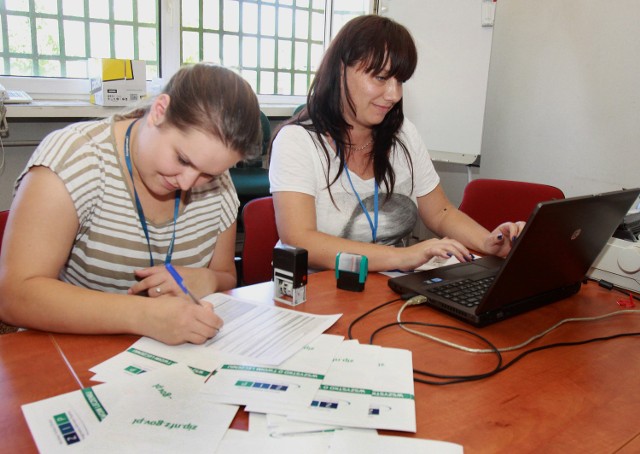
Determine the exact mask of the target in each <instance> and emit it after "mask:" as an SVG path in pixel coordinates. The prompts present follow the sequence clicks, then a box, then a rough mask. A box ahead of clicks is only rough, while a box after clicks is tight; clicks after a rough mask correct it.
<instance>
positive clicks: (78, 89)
mask: <svg viewBox="0 0 640 454" xmlns="http://www.w3.org/2000/svg"><path fill="white" fill-rule="evenodd" d="M333 1H339V0H327V7H326V13H325V14H326V15H328V16H329V17H331V15H332V12H333V8H332V5H333ZM159 3H160V5H159V15H160V30H161V32H160V37H161V38H160V39H161V43H160V74H162V77H161V79H160V84H162V83H164V82H165V81H167V80H168V79H169V78H170V77H171V76H172V75H173V74H174V73H175V72H176V71H177V70H178V69H179V68H180V55H181V53H180V52H181V49H180V46H181V40H180V8H181V0H159ZM369 3H370V11H369V12H371V13H372V12H374V11H375V10H376V4H377V2H376V1H374V0H370V2H369ZM326 24H327V25H326V30H325V48H326V46H327V44H328V40H329V37H330V36H331V27H332V26H333V24H332V21H330V20H329V21H326ZM157 83H158V81H147V90H148V92H151V91H153V88H154V85H157ZM0 84H2V85H4V86H5V88H6V89H8V90H24V91H26V92H27V93H29V94H30V95H31V97H32V98H33V99H34V100H35V101H39V100H42V101H44V100H51V101H60V100H61V101H64V100H69V101H87V102H88V100H89V90H90V86H89V80H88V79H69V78H46V77H28V76H0ZM258 99H259V101H260V103H261V104H272V105H290V106H297V105H299V104H302V103H304V102H305V100H306V96H299V95H298V96H296V95H258Z"/></svg>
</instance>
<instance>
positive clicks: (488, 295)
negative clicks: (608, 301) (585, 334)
mask: <svg viewBox="0 0 640 454" xmlns="http://www.w3.org/2000/svg"><path fill="white" fill-rule="evenodd" d="M638 194H640V189H629V190H622V191H615V192H609V193H605V194H597V195H589V196H581V197H572V198H567V199H562V200H552V201H548V202H542V203H539V204H538V206H537V207H536V208H535V209H534V211H533V213H532V214H531V216H530V217H529V219H528V221H527V225H526V226H525V228H524V230H523V231H522V233H521V234H520V236H519V237H518V238H517V240H516V242H515V244H514V246H513V248H512V249H511V252H510V253H509V255H508V256H507V257H506V258H505V259H502V258H498V257H483V258H479V259H476V260H474V261H472V262H467V263H460V264H455V265H449V266H444V267H441V268H435V269H432V270H428V271H419V272H415V273H411V274H407V275H404V276H398V277H394V278H391V279H389V281H388V284H389V287H391V289H392V290H394V291H395V292H397V293H400V294H405V293H415V294H419V295H424V296H426V297H427V304H428V305H430V306H432V307H434V308H436V309H439V310H442V311H445V312H447V313H448V314H450V315H452V316H454V317H456V318H459V319H461V320H463V321H465V322H467V323H470V324H473V325H475V326H485V325H488V324H490V323H494V322H497V321H499V320H503V319H505V318H507V317H511V316H513V315H516V314H520V313H522V312H526V311H530V310H532V309H535V308H537V307H540V306H543V305H546V304H549V303H552V302H554V301H558V300H560V299H563V298H566V297H568V296H571V295H573V294H574V293H576V292H577V291H578V290H579V289H580V285H581V283H582V281H583V279H584V278H585V275H586V273H587V271H588V270H589V267H590V266H591V264H592V263H593V261H594V260H595V259H596V257H597V256H598V254H599V253H600V251H601V250H602V249H603V248H604V246H605V245H606V244H607V241H608V240H609V238H611V235H612V234H613V232H614V231H615V230H616V227H618V225H619V224H620V222H621V221H622V219H623V218H624V216H625V214H627V212H628V211H629V209H630V207H631V205H632V204H633V202H634V201H635V200H636V199H637V198H638Z"/></svg>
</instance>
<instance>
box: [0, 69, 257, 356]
mask: <svg viewBox="0 0 640 454" xmlns="http://www.w3.org/2000/svg"><path fill="white" fill-rule="evenodd" d="M259 118H260V108H259V105H258V100H257V98H256V96H255V94H254V92H253V90H252V89H251V87H250V86H249V84H248V83H247V82H246V81H244V80H243V79H242V78H241V77H240V76H238V75H237V74H236V73H234V72H233V71H230V70H228V69H225V68H223V67H220V66H216V65H209V64H202V63H201V64H197V65H190V66H185V67H183V68H182V69H180V70H179V71H178V72H177V73H176V74H175V75H174V76H173V77H172V78H171V80H170V81H169V83H168V84H167V86H166V87H165V89H164V90H163V92H162V93H160V94H159V95H158V96H156V97H155V98H153V99H151V100H150V101H149V102H147V103H145V104H143V105H140V106H136V107H135V108H134V109H132V110H131V111H129V112H125V113H124V114H118V115H115V116H112V117H110V118H106V119H104V120H97V121H89V122H82V123H76V124H73V125H70V126H68V127H66V128H64V129H61V130H59V131H55V132H53V133H51V134H50V135H49V136H47V137H46V138H45V139H44V140H43V142H42V144H41V145H40V146H39V147H38V148H37V149H36V151H35V152H34V154H33V156H32V158H31V160H30V161H29V163H28V164H27V167H26V169H25V170H24V171H23V173H22V175H20V177H19V178H18V182H17V183H16V185H17V189H16V194H15V198H14V201H13V204H12V207H11V215H10V217H9V224H8V226H7V232H6V233H5V240H6V241H5V242H4V246H3V248H2V256H1V257H0V319H2V320H3V321H5V322H7V323H9V324H11V325H15V326H20V327H26V328H35V329H40V330H46V331H54V332H67V333H86V334H109V333H113V334H116V333H133V334H138V335H144V336H148V337H152V338H155V339H157V340H160V341H162V342H165V343H168V344H179V343H183V342H191V343H202V342H204V341H206V340H207V339H209V338H211V337H213V336H215V335H216V333H217V332H218V330H219V328H220V327H221V326H222V320H221V319H220V317H218V316H217V315H216V314H215V313H214V312H213V310H212V307H211V305H209V304H206V303H203V302H198V301H197V298H201V297H203V296H205V295H207V294H210V293H213V292H216V291H223V290H227V289H230V288H233V287H234V286H235V285H236V271H235V264H234V252H235V238H236V216H237V212H238V205H239V202H238V197H237V195H236V192H235V189H234V187H233V183H232V182H231V178H230V177H229V173H228V171H227V170H228V169H229V167H231V166H233V165H235V164H236V163H237V162H238V161H240V160H242V159H244V158H250V157H252V156H255V155H257V154H259V153H260V140H261V136H262V134H261V131H260V120H259ZM167 264H171V266H172V267H173V269H172V268H168V267H167V266H166V265H167ZM174 269H175V270H176V271H177V272H178V273H179V276H177V278H174V276H173V275H172V274H171V272H172V271H173V270H174ZM181 278H183V279H184V282H183V285H185V286H186V288H187V289H189V290H190V291H191V293H192V294H193V295H195V297H194V298H196V303H198V304H194V301H192V300H191V299H190V298H189V297H188V296H187V295H186V294H185V293H186V292H185V291H184V290H183V288H181V286H180V281H181Z"/></svg>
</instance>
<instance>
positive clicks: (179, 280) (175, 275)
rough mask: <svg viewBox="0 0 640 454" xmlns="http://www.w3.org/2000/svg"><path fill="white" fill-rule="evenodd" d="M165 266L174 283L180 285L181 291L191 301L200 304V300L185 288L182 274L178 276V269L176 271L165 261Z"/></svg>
mask: <svg viewBox="0 0 640 454" xmlns="http://www.w3.org/2000/svg"><path fill="white" fill-rule="evenodd" d="M165 267H166V268H167V271H168V272H169V274H171V277H173V279H174V280H175V281H176V284H178V287H180V288H181V289H182V291H183V292H184V293H185V294H187V295H188V296H189V298H191V301H193V302H194V303H196V304H198V305H200V301H199V300H198V298H196V297H195V295H194V294H193V293H191V291H190V290H189V289H188V288H187V286H186V285H184V279H183V278H182V276H180V274H179V273H178V271H176V269H175V268H174V267H173V265H171V263H167V264H166V265H165Z"/></svg>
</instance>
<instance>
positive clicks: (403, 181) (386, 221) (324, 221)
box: [269, 119, 440, 245]
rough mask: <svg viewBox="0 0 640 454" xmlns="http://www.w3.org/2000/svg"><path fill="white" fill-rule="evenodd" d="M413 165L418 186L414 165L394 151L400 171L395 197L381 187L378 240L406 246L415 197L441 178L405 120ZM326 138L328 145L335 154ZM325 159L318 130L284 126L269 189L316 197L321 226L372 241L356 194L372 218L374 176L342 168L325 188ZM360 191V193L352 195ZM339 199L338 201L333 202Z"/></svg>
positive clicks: (332, 174) (397, 149)
mask: <svg viewBox="0 0 640 454" xmlns="http://www.w3.org/2000/svg"><path fill="white" fill-rule="evenodd" d="M399 138H400V140H402V142H403V143H404V144H405V145H406V147H407V149H408V150H409V153H410V155H411V161H412V163H413V174H414V181H413V183H414V187H413V191H412V188H411V168H410V167H409V163H408V162H407V159H406V157H405V153H404V151H403V150H402V148H401V147H400V146H396V147H395V148H394V150H393V151H392V153H391V156H390V159H391V165H392V166H393V169H394V171H395V174H396V183H395V188H394V191H393V195H392V196H391V198H390V199H389V200H385V198H386V192H384V191H385V190H386V189H385V187H384V185H381V186H380V188H379V195H378V199H379V207H378V229H377V238H376V242H377V243H380V244H391V245H402V243H403V240H404V239H406V238H407V237H408V236H409V235H410V233H411V231H412V230H413V228H414V226H415V224H416V221H417V219H418V210H417V201H416V198H417V197H420V196H423V195H426V194H428V193H429V192H431V191H433V189H435V187H436V186H437V185H438V183H439V182H440V178H439V176H438V174H437V173H436V171H435V168H434V167H433V163H432V162H431V158H430V156H429V152H428V151H427V147H426V146H425V144H424V142H423V141H422V139H421V138H420V135H419V134H418V131H417V130H416V128H415V126H414V125H413V123H411V122H409V121H408V120H406V119H405V121H404V124H403V126H402V128H401V130H400V134H399ZM324 140H325V145H326V146H327V149H328V150H329V151H330V152H332V149H331V148H330V146H329V144H328V142H327V141H326V138H325V139H324ZM330 164H331V165H330V176H329V181H333V179H334V177H335V175H336V173H337V171H338V168H339V159H338V156H337V154H334V155H333V156H332V159H331V163H330ZM326 172H327V159H326V157H325V153H324V151H323V150H322V147H321V146H320V144H319V143H318V138H317V136H316V134H315V133H313V132H309V131H307V130H306V129H304V128H303V127H302V126H297V125H289V126H285V127H284V128H282V130H281V131H280V132H279V133H278V135H277V136H276V138H275V140H274V142H273V148H272V154H271V161H270V164H269V180H270V184H271V192H272V193H274V192H281V191H292V192H301V193H304V194H309V195H311V196H313V197H315V203H316V220H317V229H318V231H320V232H323V233H327V234H329V235H333V236H339V237H342V238H348V239H351V240H356V241H361V242H371V241H372V229H371V226H370V223H369V220H368V219H367V217H366V216H365V215H364V212H363V210H362V207H361V205H360V202H359V201H358V196H359V197H360V199H361V200H362V203H363V204H364V205H365V207H366V208H367V211H368V212H369V217H370V219H371V221H372V222H373V221H374V209H373V207H374V179H373V178H371V179H368V180H362V179H361V178H360V177H359V176H358V175H356V174H354V173H350V174H349V175H350V177H351V183H353V188H352V186H351V183H350V182H349V177H348V176H347V172H346V171H343V172H342V175H341V176H340V178H339V179H338V180H337V181H336V182H335V183H333V185H332V186H331V195H332V196H333V201H332V200H331V196H330V194H329V191H328V189H327V188H326V186H327V178H326ZM354 188H355V191H356V192H357V194H358V196H356V194H355V193H354ZM334 202H335V205H334Z"/></svg>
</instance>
